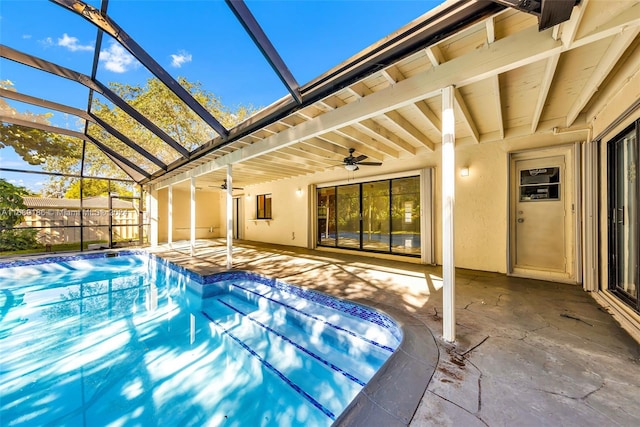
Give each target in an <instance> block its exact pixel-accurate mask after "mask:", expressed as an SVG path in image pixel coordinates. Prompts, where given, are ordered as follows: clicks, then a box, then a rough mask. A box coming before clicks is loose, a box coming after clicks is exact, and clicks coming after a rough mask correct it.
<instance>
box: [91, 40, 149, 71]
mask: <svg viewBox="0 0 640 427" xmlns="http://www.w3.org/2000/svg"><path fill="white" fill-rule="evenodd" d="M100 61H102V62H104V66H105V68H106V69H107V70H109V71H113V72H114V73H126V72H127V71H130V70H132V69H135V68H138V67H139V66H140V63H139V62H138V60H137V59H136V58H134V57H133V55H131V54H130V53H129V52H127V51H126V50H125V48H123V47H122V46H120V45H119V44H118V43H116V42H114V41H112V42H111V44H109V47H108V48H107V49H104V50H102V51H100Z"/></svg>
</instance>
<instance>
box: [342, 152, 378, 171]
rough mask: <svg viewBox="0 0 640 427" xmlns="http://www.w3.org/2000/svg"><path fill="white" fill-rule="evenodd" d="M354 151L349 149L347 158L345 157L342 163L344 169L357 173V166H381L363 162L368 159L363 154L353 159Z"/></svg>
mask: <svg viewBox="0 0 640 427" xmlns="http://www.w3.org/2000/svg"><path fill="white" fill-rule="evenodd" d="M355 151H356V149H355V148H349V156H348V157H345V158H344V160H343V161H342V164H343V165H344V168H345V169H346V170H348V171H357V170H358V169H360V168H359V167H358V166H359V165H362V166H381V165H382V163H381V162H365V161H364V160H366V159H367V158H368V157H367V156H365V155H364V154H360V155H359V156H358V157H354V156H353V153H354V152H355Z"/></svg>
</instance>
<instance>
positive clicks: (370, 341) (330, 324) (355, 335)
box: [233, 283, 394, 353]
mask: <svg viewBox="0 0 640 427" xmlns="http://www.w3.org/2000/svg"><path fill="white" fill-rule="evenodd" d="M233 286H235V287H236V288H240V289H242V290H244V291H247V292H250V293H252V294H254V295H257V296H259V297H260V298H264V299H266V300H268V301H271V302H273V303H275V304H279V305H281V306H283V307H286V308H288V309H290V310H293V311H295V312H296V313H300V314H302V315H304V316H307V317H310V318H311V319H313V320H315V321H317V322H320V323H323V324H324V325H326V326H329V327H331V328H333V329H336V330H338V331H341V332H345V333H347V334H349V335H351V336H353V337H355V338H360V339H361V340H363V341H365V342H366V343H368V344H372V345H375V346H376V347H379V348H381V349H383V350H386V351H388V352H390V353H393V352H394V348H392V347H389V346H387V345H384V344H380V343H379V342H377V341H373V340H370V339H369V338H367V337H364V336H362V335H360V334H356V333H355V332H353V331H350V330H348V329H345V328H343V327H341V326H338V325H335V324H333V323H331V322H327V321H326V320H323V319H320V318H318V317H316V316H314V315H312V314H309V313H306V312H304V311H302V310H299V309H297V308H295V307H293V306H291V305H289V304H285V303H283V302H281V301H278V300H275V299H273V298H269V297H268V296H265V295H262V294H260V293H259V292H256V291H254V290H251V289H248V288H245V287H244V286H242V285H238V284H237V283H234V284H233ZM325 305H326V304H325ZM371 313H375V312H374V311H371ZM359 318H360V319H363V318H362V317H359ZM363 320H364V319H363ZM379 326H380V325H379ZM387 329H389V328H387Z"/></svg>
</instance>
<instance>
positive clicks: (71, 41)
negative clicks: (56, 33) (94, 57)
mask: <svg viewBox="0 0 640 427" xmlns="http://www.w3.org/2000/svg"><path fill="white" fill-rule="evenodd" d="M58 46H62V47H66V48H67V49H69V50H70V51H71V52H76V51H78V50H87V51H90V50H93V45H91V44H85V45H82V44H78V38H77V37H71V36H69V35H68V34H67V33H64V34H63V35H62V38H61V39H58Z"/></svg>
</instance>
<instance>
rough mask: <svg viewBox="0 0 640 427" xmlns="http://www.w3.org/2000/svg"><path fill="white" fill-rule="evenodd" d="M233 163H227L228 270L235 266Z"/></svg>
mask: <svg viewBox="0 0 640 427" xmlns="http://www.w3.org/2000/svg"><path fill="white" fill-rule="evenodd" d="M231 172H232V167H231V164H228V165H227V270H230V269H231V267H233V179H232V177H231Z"/></svg>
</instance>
